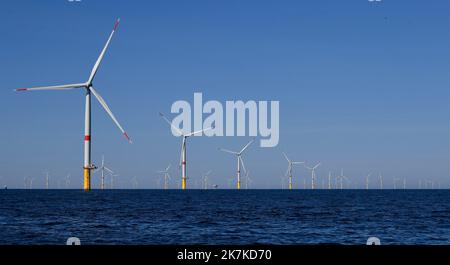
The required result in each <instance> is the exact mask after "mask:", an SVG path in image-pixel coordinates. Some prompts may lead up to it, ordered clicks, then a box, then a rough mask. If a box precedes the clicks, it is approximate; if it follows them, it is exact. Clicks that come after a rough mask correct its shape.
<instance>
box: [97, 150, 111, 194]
mask: <svg viewBox="0 0 450 265" xmlns="http://www.w3.org/2000/svg"><path fill="white" fill-rule="evenodd" d="M97 171H100V172H101V173H102V175H101V178H100V189H102V190H104V189H105V171H107V172H109V173H110V174H114V172H113V171H112V170H111V169H109V168H108V167H107V166H105V156H104V155H102V165H101V166H100V167H99V168H97V169H96V170H95V171H94V172H97Z"/></svg>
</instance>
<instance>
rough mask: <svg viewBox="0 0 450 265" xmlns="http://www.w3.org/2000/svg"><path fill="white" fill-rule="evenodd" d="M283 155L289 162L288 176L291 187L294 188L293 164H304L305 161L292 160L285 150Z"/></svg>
mask: <svg viewBox="0 0 450 265" xmlns="http://www.w3.org/2000/svg"><path fill="white" fill-rule="evenodd" d="M283 156H284V158H286V160H287V162H288V168H287V170H286V176H288V178H289V189H290V190H292V168H293V165H300V164H304V163H305V162H296V161H292V160H290V159H289V158H288V156H287V155H286V153H284V152H283ZM304 187H305V186H304Z"/></svg>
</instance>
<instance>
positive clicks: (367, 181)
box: [366, 172, 372, 190]
mask: <svg viewBox="0 0 450 265" xmlns="http://www.w3.org/2000/svg"><path fill="white" fill-rule="evenodd" d="M371 175H372V172H369V174H367V176H366V190H368V189H369V182H370V176H371Z"/></svg>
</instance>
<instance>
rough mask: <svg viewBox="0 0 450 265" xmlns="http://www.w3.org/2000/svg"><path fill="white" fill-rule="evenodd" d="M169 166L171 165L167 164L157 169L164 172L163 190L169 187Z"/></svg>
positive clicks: (161, 172)
mask: <svg viewBox="0 0 450 265" xmlns="http://www.w3.org/2000/svg"><path fill="white" fill-rule="evenodd" d="M170 167H171V165H170V164H169V165H168V166H167V167H166V169H164V170H159V171H157V172H158V173H160V174H164V189H165V190H167V189H168V188H169V179H170V174H169V169H170Z"/></svg>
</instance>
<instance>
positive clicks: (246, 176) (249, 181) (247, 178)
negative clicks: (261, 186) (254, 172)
mask: <svg viewBox="0 0 450 265" xmlns="http://www.w3.org/2000/svg"><path fill="white" fill-rule="evenodd" d="M249 175H250V170H249V171H246V172H245V189H246V190H248V186H249V184H250V183H251V182H252V179H251V178H250V177H249Z"/></svg>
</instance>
